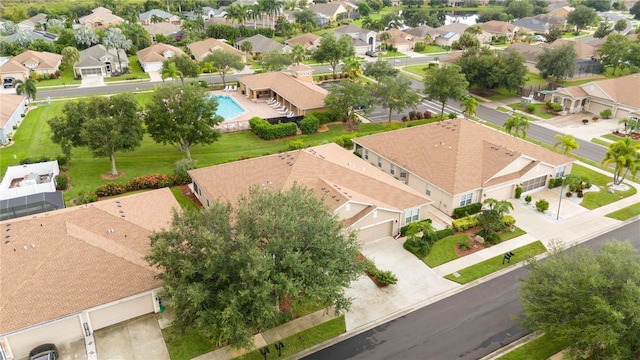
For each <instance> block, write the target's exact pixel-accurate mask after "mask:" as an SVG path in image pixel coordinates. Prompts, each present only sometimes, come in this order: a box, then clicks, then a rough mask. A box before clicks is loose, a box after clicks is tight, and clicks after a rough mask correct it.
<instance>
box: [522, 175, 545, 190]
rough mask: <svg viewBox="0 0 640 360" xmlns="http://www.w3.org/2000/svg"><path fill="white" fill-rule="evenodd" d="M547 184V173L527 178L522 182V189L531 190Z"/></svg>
mask: <svg viewBox="0 0 640 360" xmlns="http://www.w3.org/2000/svg"><path fill="white" fill-rule="evenodd" d="M546 184H547V175H544V176H540V177H539V178H535V179H531V180H527V181H525V182H523V183H522V191H523V192H526V191H530V190H533V189H537V188H541V187H544V186H545V185H546Z"/></svg>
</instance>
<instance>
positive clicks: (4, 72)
mask: <svg viewBox="0 0 640 360" xmlns="http://www.w3.org/2000/svg"><path fill="white" fill-rule="evenodd" d="M61 63H62V55H59V54H54V53H50V52H46V51H42V52H41V51H33V50H27V51H25V52H23V53H21V54H18V55H16V56H14V57H12V58H11V59H9V61H7V62H6V63H5V64H4V65H2V66H0V78H2V80H3V82H4V79H9V78H10V79H13V80H22V81H25V80H26V79H28V78H29V76H30V75H31V73H32V72H33V73H35V74H38V75H45V74H55V73H56V72H57V71H58V70H59V69H60V64H61Z"/></svg>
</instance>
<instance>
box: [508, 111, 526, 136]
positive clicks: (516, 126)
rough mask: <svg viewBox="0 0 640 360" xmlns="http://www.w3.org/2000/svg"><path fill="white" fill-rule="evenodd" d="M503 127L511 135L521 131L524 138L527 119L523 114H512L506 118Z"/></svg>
mask: <svg viewBox="0 0 640 360" xmlns="http://www.w3.org/2000/svg"><path fill="white" fill-rule="evenodd" d="M504 129H505V130H506V131H507V133H508V134H511V135H513V136H518V134H520V133H521V134H522V138H523V139H524V138H525V137H526V136H527V130H529V120H528V119H527V118H526V117H525V116H522V115H514V116H512V117H510V118H508V119H507V122H506V123H505V124H504Z"/></svg>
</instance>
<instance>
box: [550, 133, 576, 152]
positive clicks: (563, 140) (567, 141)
mask: <svg viewBox="0 0 640 360" xmlns="http://www.w3.org/2000/svg"><path fill="white" fill-rule="evenodd" d="M555 138H556V140H558V142H557V143H555V144H553V147H554V148H555V147H558V145H560V146H561V148H562V153H563V154H565V155H566V154H571V152H573V150H575V149H577V148H579V147H580V144H579V143H578V142H577V141H576V139H575V137H573V135H571V134H566V135H562V134H557V135H556V136H555Z"/></svg>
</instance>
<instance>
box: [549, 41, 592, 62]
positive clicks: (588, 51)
mask: <svg viewBox="0 0 640 360" xmlns="http://www.w3.org/2000/svg"><path fill="white" fill-rule="evenodd" d="M566 44H571V45H573V48H574V49H576V54H577V55H578V59H597V58H599V57H600V56H599V55H598V51H597V49H596V48H595V47H594V46H592V45H590V44H588V43H586V42H581V41H573V40H568V39H557V40H556V41H554V42H552V43H551V44H547V46H549V47H551V48H557V47H560V46H563V45H566Z"/></svg>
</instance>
